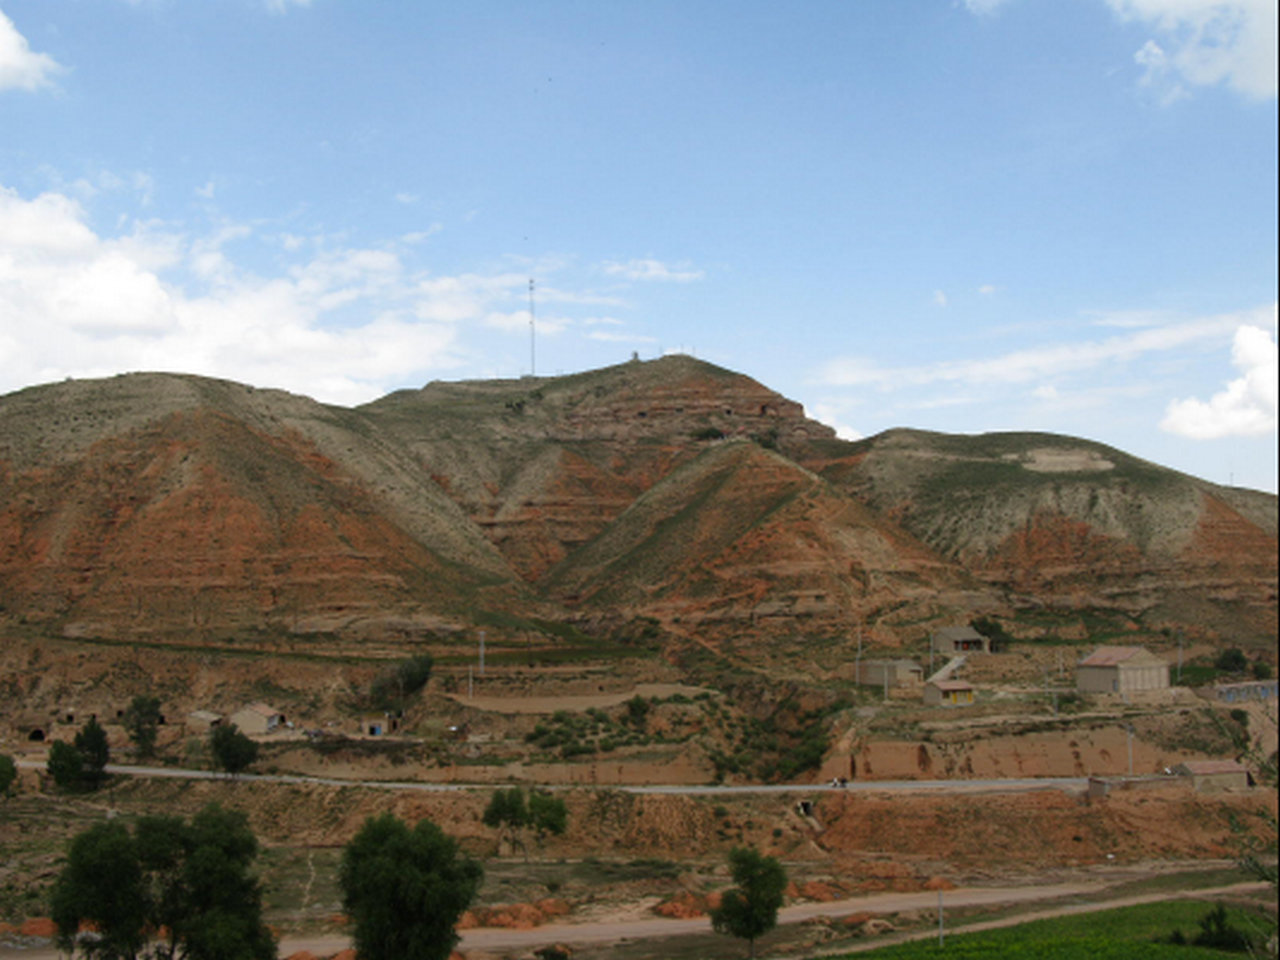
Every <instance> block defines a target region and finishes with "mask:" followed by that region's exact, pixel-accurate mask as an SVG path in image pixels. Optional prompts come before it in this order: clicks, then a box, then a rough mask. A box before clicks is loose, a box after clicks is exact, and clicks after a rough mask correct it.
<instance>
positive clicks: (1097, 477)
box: [0, 356, 1277, 638]
mask: <svg viewBox="0 0 1280 960" xmlns="http://www.w3.org/2000/svg"><path fill="white" fill-rule="evenodd" d="M0 494H2V496H0V605H3V611H0V625H3V623H5V622H9V623H11V624H12V623H22V624H25V626H26V627H27V628H31V629H40V630H47V631H50V632H55V633H64V634H71V635H77V634H79V635H89V634H92V635H96V636H105V637H129V636H139V635H154V636H185V635H190V634H192V633H193V632H194V633H196V634H200V635H205V636H223V635H233V634H236V633H237V632H239V633H244V632H245V631H250V632H262V633H267V634H277V635H289V636H308V635H320V634H324V635H326V636H340V637H341V636H346V637H353V638H376V637H380V636H387V635H409V636H413V635H422V634H423V633H424V632H426V633H430V632H439V631H446V632H447V631H457V630H462V629H466V628H468V627H470V626H474V625H475V624H476V623H479V622H485V623H494V622H521V621H524V622H528V621H530V620H538V621H557V620H560V621H564V620H570V621H575V622H579V623H586V624H604V623H613V624H617V623H623V622H626V621H628V620H634V619H635V618H639V617H644V618H651V619H652V621H653V622H656V623H659V624H661V625H662V628H663V629H664V630H667V631H670V632H672V633H675V634H696V633H702V634H706V635H731V634H741V633H744V632H747V633H750V634H751V635H753V636H758V637H761V638H768V637H786V636H791V635H796V634H799V633H815V632H817V633H822V632H826V633H832V632H848V630H849V629H851V624H855V623H861V624H869V623H875V624H877V625H878V627H879V629H881V631H882V633H883V634H884V635H885V636H888V635H891V634H892V633H893V632H894V631H895V630H903V629H907V626H906V625H908V624H910V625H912V626H911V627H910V629H912V630H917V631H918V630H920V629H927V624H929V623H944V622H946V623H951V622H964V621H966V620H967V619H968V618H969V617H970V616H973V615H977V614H981V613H984V612H991V611H1002V610H1003V611H1008V610H1010V609H1014V608H1019V607H1028V608H1030V607H1046V608H1065V609H1090V608H1098V609H1107V610H1118V611H1123V612H1125V613H1126V615H1130V616H1133V617H1135V618H1138V619H1142V620H1143V622H1148V623H1151V624H1161V625H1164V626H1166V627H1173V628H1177V627H1185V628H1187V629H1194V630H1200V631H1206V630H1207V631H1215V632H1218V633H1219V634H1229V633H1232V632H1234V633H1237V634H1248V635H1250V636H1268V635H1270V636H1274V631H1275V628H1276V597H1275V585H1276V547H1277V543H1276V518H1277V511H1276V498H1275V497H1274V496H1271V495H1267V494H1262V493H1257V492H1253V491H1246V490H1240V489H1234V488H1224V487H1219V486H1216V485H1213V484H1209V483H1207V482H1205V481H1201V480H1197V479H1195V478H1192V477H1188V476H1186V475H1183V474H1179V473H1177V472H1175V471H1171V470H1167V469H1165V468H1162V467H1159V466H1156V465H1154V464H1150V463H1147V462H1145V461H1142V460H1139V459H1137V458H1134V457H1131V456H1129V455H1127V454H1125V453H1123V452H1121V451H1118V450H1114V449H1111V448H1109V447H1106V446H1103V445H1101V444H1097V443H1092V442H1089V441H1084V440H1077V439H1073V438H1070V437H1062V436H1055V435H1051V434H1034V433H1017V434H1014V433H1004V434H987V435H981V436H950V435H943V434H934V433H927V432H923V431H918V430H905V429H899V430H891V431H887V432H885V433H883V434H880V435H878V436H875V437H871V438H869V439H866V440H862V441H858V442H847V441H842V440H839V439H837V438H836V437H835V434H834V432H833V431H832V430H831V429H830V428H829V427H826V426H824V425H822V424H819V423H817V422H816V421H813V420H810V419H808V418H807V417H805V415H804V411H803V409H802V407H801V406H800V405H799V404H797V403H795V402H794V401H791V400H789V399H787V398H785V397H783V396H781V395H780V394H778V393H776V392H774V391H772V390H769V389H768V388H766V387H765V386H763V385H761V384H760V383H758V382H756V381H755V380H753V379H751V378H750V377H747V376H744V375H742V374H738V373H734V372H732V371H729V370H725V369H722V368H719V367H716V366H714V365H712V364H709V363H705V362H703V361H699V360H695V359H693V358H690V357H683V356H673V357H666V358H663V359H660V360H654V361H647V362H640V361H634V362H630V363H624V364H619V365H616V366H613V367H607V368H604V369H601V370H592V371H587V372H584V373H579V374H573V375H569V376H563V377H537V378H534V377H527V378H521V379H518V380H492V381H462V382H449V383H444V382H433V383H429V384H427V385H426V386H425V387H423V388H422V389H420V390H401V391H397V392H395V393H392V394H390V395H388V396H386V397H383V398H381V399H379V400H376V401H374V402H373V403H370V404H366V405H364V406H362V407H358V408H355V409H347V408H342V407H335V406H329V405H325V404H321V403H318V402H316V401H314V400H311V399H309V398H306V397H302V396H297V395H294V394H290V393H286V392H284V391H279V390H264V389H256V388H253V387H248V386H244V385H241V384H236V383H232V382H228V381H222V380H214V379H209V378H203V377H196V376H190V375H181V374H161V373H140V374H129V375H122V376H118V377H113V378H110V379H104V380H84V381H66V382H63V383H56V384H50V385H47V386H40V387H32V388H28V389H25V390H21V391H18V392H16V393H13V394H9V395H7V396H4V397H0ZM921 625H924V626H921Z"/></svg>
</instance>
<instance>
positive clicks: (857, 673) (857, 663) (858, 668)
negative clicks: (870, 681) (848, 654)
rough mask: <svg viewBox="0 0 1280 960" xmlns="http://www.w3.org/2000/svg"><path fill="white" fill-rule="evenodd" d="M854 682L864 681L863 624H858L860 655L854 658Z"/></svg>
mask: <svg viewBox="0 0 1280 960" xmlns="http://www.w3.org/2000/svg"><path fill="white" fill-rule="evenodd" d="M853 682H854V683H856V684H861V683H862V624H861V623H859V624H858V655H857V656H856V657H854V658H853Z"/></svg>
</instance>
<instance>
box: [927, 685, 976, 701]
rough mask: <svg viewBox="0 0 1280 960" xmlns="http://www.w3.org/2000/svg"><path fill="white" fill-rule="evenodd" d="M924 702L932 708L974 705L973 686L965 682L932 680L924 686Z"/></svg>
mask: <svg viewBox="0 0 1280 960" xmlns="http://www.w3.org/2000/svg"><path fill="white" fill-rule="evenodd" d="M924 702H925V703H926V704H928V705H929V706H931V707H938V706H942V707H961V706H964V705H965V704H969V703H973V684H971V683H968V682H967V681H964V680H930V681H929V682H928V683H926V684H925V685H924Z"/></svg>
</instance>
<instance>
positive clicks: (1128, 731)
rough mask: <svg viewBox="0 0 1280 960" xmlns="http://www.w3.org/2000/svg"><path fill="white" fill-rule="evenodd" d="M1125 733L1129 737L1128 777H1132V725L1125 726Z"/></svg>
mask: <svg viewBox="0 0 1280 960" xmlns="http://www.w3.org/2000/svg"><path fill="white" fill-rule="evenodd" d="M1125 732H1126V733H1128V735H1129V776H1131V777H1132V776H1133V724H1132V723H1127V724H1125Z"/></svg>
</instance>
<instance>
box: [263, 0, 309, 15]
mask: <svg viewBox="0 0 1280 960" xmlns="http://www.w3.org/2000/svg"><path fill="white" fill-rule="evenodd" d="M266 5H267V9H268V10H269V11H270V12H271V13H287V12H288V10H289V8H290V7H309V6H311V0H266Z"/></svg>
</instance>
